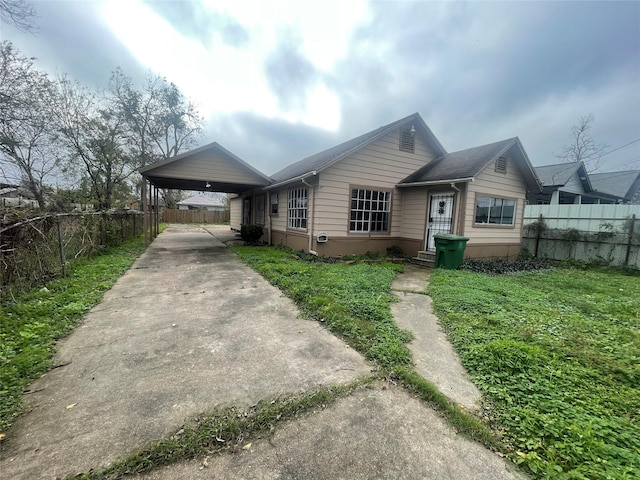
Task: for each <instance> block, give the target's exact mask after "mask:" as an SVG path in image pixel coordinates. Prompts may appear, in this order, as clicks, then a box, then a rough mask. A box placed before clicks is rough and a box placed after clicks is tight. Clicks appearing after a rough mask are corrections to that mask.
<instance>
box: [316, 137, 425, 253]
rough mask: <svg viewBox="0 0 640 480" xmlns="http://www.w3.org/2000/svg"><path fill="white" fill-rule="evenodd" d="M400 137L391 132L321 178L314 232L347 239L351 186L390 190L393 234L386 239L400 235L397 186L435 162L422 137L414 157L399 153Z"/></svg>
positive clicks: (400, 216)
mask: <svg viewBox="0 0 640 480" xmlns="http://www.w3.org/2000/svg"><path fill="white" fill-rule="evenodd" d="M399 134H400V133H399V130H396V131H395V132H391V133H389V134H388V135H386V136H384V137H382V138H380V139H378V140H376V141H375V142H373V143H372V144H370V145H368V146H366V147H364V148H362V149H360V150H358V151H357V152H354V153H353V154H351V155H350V156H349V157H347V158H345V159H343V160H341V161H339V162H338V163H336V164H335V165H332V166H331V167H329V168H327V169H326V170H324V171H322V172H321V173H320V174H319V177H320V178H319V188H318V190H317V192H316V198H315V206H316V213H315V223H314V229H313V230H314V232H319V231H323V232H327V233H328V234H329V238H331V237H332V236H333V237H342V236H345V235H348V230H349V208H350V196H351V192H350V186H351V185H359V186H366V187H374V188H380V189H388V190H391V192H392V193H391V231H390V232H389V233H388V234H387V235H391V236H399V235H400V231H401V228H402V227H401V225H402V224H403V223H404V222H403V219H402V215H403V210H402V197H401V192H399V190H398V189H396V188H395V185H396V184H397V183H398V182H399V181H400V180H402V179H404V178H405V177H406V176H408V175H409V174H411V173H413V172H415V171H416V170H417V169H418V168H420V167H422V166H423V165H425V164H426V163H428V162H429V161H431V160H433V158H434V154H433V153H432V152H431V150H430V149H429V147H428V146H427V144H426V143H425V141H424V139H423V138H421V137H420V136H419V135H418V136H416V141H415V153H407V152H402V151H400V149H399V141H400V139H399ZM357 235H358V234H356V236H357ZM364 236H366V234H364ZM376 236H380V235H376ZM329 241H331V240H329Z"/></svg>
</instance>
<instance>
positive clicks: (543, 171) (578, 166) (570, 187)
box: [527, 162, 621, 205]
mask: <svg viewBox="0 0 640 480" xmlns="http://www.w3.org/2000/svg"><path fill="white" fill-rule="evenodd" d="M535 171H536V175H537V176H538V178H539V179H540V183H542V192H534V191H532V192H530V193H529V195H528V197H527V200H528V201H529V203H530V204H531V205H567V204H594V203H619V202H621V197H620V196H618V195H616V194H614V193H609V192H605V191H600V189H598V188H595V187H594V185H593V183H592V178H593V175H589V173H587V170H586V168H585V166H584V163H582V162H564V163H558V164H554V165H545V166H542V167H535Z"/></svg>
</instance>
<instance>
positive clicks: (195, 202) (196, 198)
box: [178, 194, 225, 207]
mask: <svg viewBox="0 0 640 480" xmlns="http://www.w3.org/2000/svg"><path fill="white" fill-rule="evenodd" d="M178 205H192V206H199V207H224V206H225V202H224V199H223V198H220V197H217V196H216V197H210V196H208V195H203V194H199V195H192V196H191V197H188V198H185V199H184V200H181V201H179V202H178Z"/></svg>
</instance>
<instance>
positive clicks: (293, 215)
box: [287, 187, 309, 230]
mask: <svg viewBox="0 0 640 480" xmlns="http://www.w3.org/2000/svg"><path fill="white" fill-rule="evenodd" d="M308 205H309V197H308V193H307V187H300V188H292V189H291V190H289V191H288V193H287V227H288V228H292V229H294V230H306V229H307V208H308Z"/></svg>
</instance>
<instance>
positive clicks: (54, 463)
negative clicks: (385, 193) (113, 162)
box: [0, 226, 522, 480]
mask: <svg viewBox="0 0 640 480" xmlns="http://www.w3.org/2000/svg"><path fill="white" fill-rule="evenodd" d="M227 228H228V227H207V230H208V232H207V231H205V230H204V229H202V228H198V227H191V226H171V227H169V228H168V229H167V230H165V232H163V233H162V234H161V235H160V236H159V237H158V238H157V239H156V240H155V241H154V242H153V244H152V245H151V247H150V248H149V249H148V250H147V251H146V252H145V253H144V255H142V256H141V257H140V259H139V260H138V261H137V262H136V263H135V264H134V266H133V268H132V269H131V270H129V271H128V272H127V273H126V274H125V275H124V276H123V277H122V278H121V279H120V280H119V281H118V282H117V283H116V285H115V286H114V287H113V288H112V289H111V290H110V291H109V292H108V293H107V295H106V296H105V298H104V301H103V302H102V303H101V304H100V305H98V306H96V307H95V308H94V309H93V310H92V311H91V312H90V313H89V314H88V315H87V317H86V319H85V322H84V323H83V325H82V326H81V327H79V328H78V329H77V330H76V331H75V332H74V333H73V334H72V335H71V336H69V337H68V338H67V339H66V340H64V341H63V342H61V344H60V346H59V354H58V358H57V360H56V363H59V364H66V366H64V367H61V368H58V369H55V370H52V371H51V372H49V373H48V374H47V375H45V376H44V377H43V378H41V379H40V380H38V381H37V382H35V384H34V385H32V388H31V389H32V391H36V393H34V394H32V395H29V396H28V397H26V398H25V401H26V402H28V404H29V405H30V407H31V411H30V412H29V413H28V414H26V415H24V416H23V417H21V418H20V419H19V420H18V421H17V422H16V424H15V426H14V428H13V429H12V430H11V431H9V432H8V434H9V435H8V437H9V438H8V442H7V441H5V442H3V444H2V449H3V450H2V452H1V458H0V478H2V479H4V478H7V479H9V478H11V479H34V478H45V479H46V478H52V479H53V478H56V477H64V476H65V475H70V474H75V473H79V472H82V471H87V470H89V469H91V468H93V469H97V468H100V467H102V466H105V465H107V464H109V463H110V462H112V461H114V460H115V459H117V458H120V457H122V456H123V455H125V454H127V453H129V452H131V451H133V450H135V449H136V448H139V447H140V446H142V445H144V444H146V443H148V442H150V441H153V440H155V439H159V438H161V437H162V436H166V435H168V434H170V433H172V432H173V431H175V430H176V429H178V428H179V427H180V426H181V425H182V423H183V422H184V420H185V418H187V417H189V416H192V415H194V414H197V413H202V412H206V411H207V410H209V409H211V408H213V407H214V406H216V405H237V406H239V407H246V406H249V405H251V404H254V403H256V402H257V401H258V400H260V399H263V398H268V397H273V396H275V395H278V394H281V393H299V392H302V391H306V390H309V389H311V388H314V387H316V386H318V385H329V384H339V383H344V382H349V381H351V380H353V379H355V378H358V377H360V376H363V375H365V374H367V373H368V372H369V371H370V368H371V367H370V366H369V365H368V364H367V363H366V362H365V361H364V359H363V358H362V357H361V356H360V355H359V354H358V353H356V352H355V351H353V350H352V349H350V348H349V347H348V346H347V345H346V344H344V343H343V342H342V341H341V340H339V339H337V338H336V337H334V336H333V335H331V334H330V333H328V332H327V331H326V330H325V329H323V328H322V327H321V326H320V325H319V324H317V323H315V322H312V321H307V320H302V319H300V318H299V317H298V313H297V310H296V308H295V306H294V305H293V304H292V302H291V301H290V300H288V299H287V298H286V297H284V296H283V295H282V294H281V292H280V291H279V290H277V289H275V288H274V287H272V286H271V285H269V284H268V283H267V282H266V281H265V280H264V279H262V277H260V276H259V275H258V274H256V273H255V272H253V270H251V269H249V268H248V267H246V266H244V265H243V264H241V263H240V262H239V261H238V260H237V259H236V257H235V256H234V255H233V254H231V253H230V252H229V251H228V250H227V249H226V247H225V246H224V244H223V243H222V242H221V240H226V239H230V238H232V236H231V235H229V232H228V230H227ZM405 275H406V276H401V277H400V278H399V279H398V281H397V282H402V281H404V282H405V283H406V282H408V281H410V278H409V277H411V278H414V277H415V275H413V277H412V276H411V275H410V271H409V272H408V273H407V274H405ZM414 280H415V278H414ZM394 287H395V288H400V287H398V283H396V284H394ZM401 289H402V290H407V289H405V288H401ZM400 295H401V298H404V293H401V294H400ZM409 295H410V294H407V296H409ZM416 297H420V298H422V297H424V298H427V297H425V296H424V295H416ZM410 299H411V301H412V302H413V305H414V306H415V305H418V304H417V303H416V302H417V299H416V298H414V297H410ZM403 303H404V300H403V301H402V302H401V303H400V304H399V306H401V305H403ZM417 308H419V307H417ZM398 312H399V313H398V318H399V317H402V316H417V314H416V311H415V310H411V309H409V308H407V309H400V310H398ZM402 312H406V314H404V313H402ZM399 323H401V322H400V321H399ZM402 325H406V324H404V323H402ZM427 333H428V332H425V334H427ZM426 336H428V335H426ZM419 337H422V334H420V333H419V332H418V329H417V328H416V340H414V342H412V345H411V347H412V349H414V356H416V358H421V357H420V355H416V350H415V348H418V347H417V345H419V344H420V342H419V341H418V338H419ZM425 345H426V344H425ZM418 365H419V362H418ZM427 365H429V363H428V362H427ZM427 370H428V368H427ZM418 371H419V372H420V371H421V370H418ZM40 389H41V390H40ZM38 390H39V391H38ZM445 393H447V392H445ZM461 403H462V402H461ZM203 460H204V459H195V460H193V461H189V462H181V463H177V464H175V465H171V466H169V467H166V468H162V469H158V470H156V471H154V472H152V473H150V474H148V475H147V476H146V477H144V478H147V479H163V480H178V479H191V478H193V479H196V478H197V479H214V478H215V479H220V478H265V479H266V478H290V479H294V478H301V479H302V478H304V479H340V478H344V479H350V478H371V479H373V478H407V479H443V480H446V479H452V480H453V479H498V480H499V479H514V478H522V477H521V476H520V475H519V474H517V473H515V472H514V471H513V469H512V468H511V466H510V465H509V464H508V463H507V462H505V461H504V460H503V459H502V458H500V457H498V456H497V455H495V454H493V453H491V452H489V451H488V450H486V449H484V448H483V447H482V446H481V445H479V444H477V443H475V442H471V441H469V440H466V439H464V438H462V437H461V436H459V435H457V434H455V433H454V432H453V431H452V430H451V428H450V427H449V426H448V425H447V424H446V423H445V422H444V421H443V420H442V419H441V418H440V417H439V416H438V414H437V413H436V412H434V411H433V410H431V409H429V408H428V407H427V406H425V405H424V404H423V403H422V402H420V401H419V400H417V399H415V398H413V397H411V396H410V395H409V394H408V393H407V392H406V391H404V390H403V389H401V388H399V387H394V386H393V385H391V386H390V388H386V385H374V386H372V387H371V388H367V389H361V390H358V391H356V392H355V393H354V394H353V395H351V396H349V397H347V398H343V399H340V400H338V401H337V402H336V403H334V404H333V405H331V406H329V407H328V408H327V409H325V410H321V411H319V412H317V413H315V414H312V415H308V416H305V417H302V418H300V419H297V420H295V421H291V422H288V423H286V424H285V425H283V426H280V427H279V428H278V429H277V430H276V431H275V432H274V434H273V436H272V437H271V438H269V439H257V440H255V441H253V442H252V446H251V448H250V449H247V450H242V451H241V452H239V453H235V454H224V455H221V456H215V457H212V458H209V459H208V461H207V462H206V463H207V464H208V467H206V468H205V467H204V465H203Z"/></svg>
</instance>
